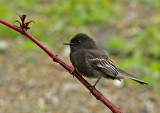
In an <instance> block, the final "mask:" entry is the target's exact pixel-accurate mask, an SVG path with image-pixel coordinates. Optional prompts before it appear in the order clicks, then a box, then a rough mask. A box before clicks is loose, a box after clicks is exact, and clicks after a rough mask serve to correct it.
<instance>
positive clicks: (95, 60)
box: [64, 33, 148, 86]
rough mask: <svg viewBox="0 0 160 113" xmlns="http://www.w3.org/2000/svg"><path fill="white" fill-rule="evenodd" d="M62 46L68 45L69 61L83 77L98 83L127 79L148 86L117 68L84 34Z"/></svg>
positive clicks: (76, 36)
mask: <svg viewBox="0 0 160 113" xmlns="http://www.w3.org/2000/svg"><path fill="white" fill-rule="evenodd" d="M64 45H70V49H71V52H70V60H71V62H72V64H73V66H74V68H75V69H76V70H77V72H78V73H80V74H81V75H83V76H86V77H91V78H98V81H99V80H100V78H101V77H104V78H107V79H113V80H114V79H118V80H120V79H122V78H123V77H128V78H130V79H132V80H134V81H136V82H139V83H140V84H148V83H147V82H145V81H142V80H140V79H138V78H137V77H135V76H133V75H131V74H128V73H127V72H125V71H123V70H121V69H119V68H117V67H116V66H115V65H114V63H113V62H112V61H111V60H110V59H109V58H108V56H107V55H106V53H105V52H104V51H103V50H101V49H99V48H98V47H97V46H96V44H95V42H94V40H93V39H91V38H90V37H89V36H88V35H86V34H83V33H80V34H77V35H75V36H74V37H73V38H72V39H71V41H70V42H66V43H64ZM98 81H97V82H98ZM97 82H96V84H97ZM96 84H95V85H96ZM95 85H94V86H95Z"/></svg>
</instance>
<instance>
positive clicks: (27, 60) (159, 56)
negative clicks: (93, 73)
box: [0, 0, 160, 113]
mask: <svg viewBox="0 0 160 113" xmlns="http://www.w3.org/2000/svg"><path fill="white" fill-rule="evenodd" d="M16 13H19V14H26V15H27V20H28V21H29V20H33V21H35V24H34V23H31V24H30V25H29V26H30V27H31V29H30V30H28V32H29V33H30V34H32V35H33V36H35V37H36V38H37V39H38V40H39V41H40V42H42V43H43V44H44V45H45V46H46V47H48V48H49V49H50V50H52V51H54V52H55V53H57V54H58V55H59V56H60V57H61V58H63V59H64V60H65V61H67V62H68V63H70V60H69V47H66V46H63V42H66V41H69V40H70V39H71V38H72V37H73V36H74V35H75V34H77V33H80V32H83V33H87V34H88V35H90V36H91V37H93V39H94V40H95V41H96V42H97V44H98V45H99V47H101V48H102V49H104V50H105V51H106V53H107V54H108V55H109V56H110V59H112V61H113V62H114V63H115V65H116V66H117V67H119V68H121V69H124V70H126V71H127V72H129V73H131V74H133V75H136V76H137V77H139V78H141V79H142V80H144V81H147V82H148V83H149V85H148V86H146V85H139V84H138V83H135V82H134V81H131V80H128V79H125V80H124V81H122V82H119V81H112V80H107V79H104V80H101V81H100V82H99V84H98V85H97V89H98V90H100V91H101V92H102V93H103V95H104V96H105V97H106V98H108V99H109V100H110V101H111V102H112V103H113V104H115V105H116V106H118V107H120V108H121V109H122V111H123V112H124V113H160V109H159V108H158V107H159V106H160V0H119V1H117V0H0V18H2V19H4V20H5V21H8V22H10V23H13V22H14V21H15V20H17V19H19V18H18V16H17V15H16ZM14 24H15V25H17V26H18V23H14ZM70 64H71V63H70ZM87 80H88V81H89V82H90V83H91V84H94V83H95V81H96V80H94V79H93V80H89V79H87ZM0 112H1V113H106V112H107V113H111V111H110V110H109V109H108V108H107V107H106V106H104V105H103V104H102V103H101V102H99V101H97V100H96V99H95V98H94V97H93V96H92V95H90V94H89V91H88V90H87V89H86V88H85V87H84V86H83V85H82V84H81V83H80V82H78V80H77V79H76V78H73V77H72V76H71V75H70V74H69V73H68V72H67V71H65V69H64V68H62V67H61V66H60V65H59V64H57V63H54V62H52V59H51V58H50V57H49V56H47V55H46V53H44V52H43V51H42V50H41V49H40V48H39V47H37V45H35V44H34V43H33V42H32V41H31V40H29V39H28V38H26V37H25V36H22V35H21V34H20V33H18V32H16V31H14V30H12V29H10V28H8V27H6V26H4V25H2V24H0Z"/></svg>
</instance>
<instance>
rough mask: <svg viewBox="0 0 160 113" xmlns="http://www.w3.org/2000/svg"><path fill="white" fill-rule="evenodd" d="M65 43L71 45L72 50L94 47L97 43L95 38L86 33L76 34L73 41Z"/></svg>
mask: <svg viewBox="0 0 160 113" xmlns="http://www.w3.org/2000/svg"><path fill="white" fill-rule="evenodd" d="M64 45H70V48H71V51H72V52H73V51H77V50H80V49H94V48H96V44H95V42H94V40H93V39H91V38H90V37H89V36H88V35H86V34H84V33H79V34H77V35H75V36H74V37H73V38H72V39H71V41H69V42H65V43H64Z"/></svg>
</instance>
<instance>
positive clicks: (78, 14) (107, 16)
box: [0, 0, 160, 108]
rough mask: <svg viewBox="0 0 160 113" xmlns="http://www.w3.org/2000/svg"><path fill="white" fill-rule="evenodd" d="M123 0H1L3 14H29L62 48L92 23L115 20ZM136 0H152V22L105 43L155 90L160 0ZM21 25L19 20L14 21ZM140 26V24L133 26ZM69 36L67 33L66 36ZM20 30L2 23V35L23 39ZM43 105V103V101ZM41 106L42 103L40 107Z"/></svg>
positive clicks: (35, 31)
mask: <svg viewBox="0 0 160 113" xmlns="http://www.w3.org/2000/svg"><path fill="white" fill-rule="evenodd" d="M123 1H124V2H125V0H122V1H116V0H0V18H2V19H4V20H6V21H8V22H10V23H12V22H13V21H14V20H16V19H18V16H16V15H15V13H20V14H23V13H24V14H27V19H28V20H34V21H35V22H36V23H35V24H33V23H31V24H30V27H31V30H29V32H30V33H31V34H32V35H33V36H35V37H36V38H37V39H38V40H41V42H43V43H44V44H45V45H46V46H47V47H48V48H49V49H53V45H54V47H55V48H59V47H60V45H61V44H59V43H57V42H58V41H61V42H64V41H65V40H67V39H66V38H69V37H71V36H73V34H76V33H79V32H85V33H89V28H88V25H92V24H94V25H103V24H107V23H109V22H113V21H114V22H115V21H116V20H118V18H120V16H121V12H123V11H124V9H123V6H122V3H123ZM130 2H132V3H133V4H134V3H139V4H142V3H148V4H150V6H151V7H154V8H155V11H157V13H156V14H155V15H156V16H155V19H154V21H153V23H152V24H150V26H149V27H148V28H147V29H145V30H143V29H142V30H141V31H140V33H138V34H136V33H135V34H134V35H133V36H132V38H130V39H129V40H125V39H123V37H121V36H117V37H113V38H111V39H110V40H108V41H107V42H106V43H105V44H106V45H107V46H109V47H112V48H114V51H115V53H116V55H118V56H121V59H119V60H118V61H116V65H118V66H119V67H122V68H123V69H130V68H132V69H133V70H140V72H141V74H142V75H146V76H142V79H143V80H146V81H148V82H149V83H150V84H151V86H152V87H153V88H154V89H155V90H159V89H160V86H159V85H160V84H159V82H160V77H159V76H160V60H159V59H160V32H159V31H160V27H159V26H160V20H159V17H160V14H159V13H158V11H159V9H160V0H153V1H152V0H131V1H130ZM14 24H15V25H18V23H14ZM131 27H132V28H133V29H137V28H138V26H135V25H133V26H131ZM66 36H67V37H66ZM19 37H20V34H19V33H17V32H15V31H14V30H11V29H9V28H7V27H6V26H3V25H0V39H4V38H8V39H13V40H14V39H15V38H16V39H19ZM17 48H20V49H25V50H31V49H33V48H35V45H34V44H33V43H32V42H31V41H29V40H26V39H25V37H23V38H22V43H18V44H17ZM40 106H41V105H40ZM40 108H41V107H40Z"/></svg>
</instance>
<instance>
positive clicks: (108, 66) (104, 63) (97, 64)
mask: <svg viewBox="0 0 160 113" xmlns="http://www.w3.org/2000/svg"><path fill="white" fill-rule="evenodd" d="M88 61H89V63H90V65H91V66H92V67H94V68H95V69H97V70H99V71H102V72H103V73H105V74H107V75H110V76H111V77H113V78H115V77H116V76H117V75H118V70H117V68H116V67H115V66H114V64H113V62H112V61H111V60H110V59H109V58H108V59H104V58H91V59H89V60H88Z"/></svg>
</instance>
